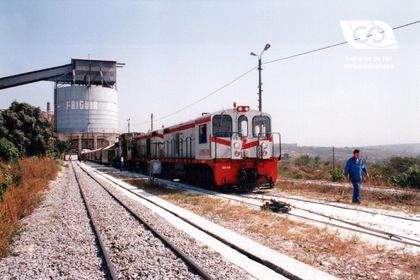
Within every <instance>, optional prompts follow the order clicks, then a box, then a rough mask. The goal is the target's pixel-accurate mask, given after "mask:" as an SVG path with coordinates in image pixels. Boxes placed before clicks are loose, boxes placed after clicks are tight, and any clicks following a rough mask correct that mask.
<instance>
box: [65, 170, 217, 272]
mask: <svg viewBox="0 0 420 280" xmlns="http://www.w3.org/2000/svg"><path fill="white" fill-rule="evenodd" d="M72 169H73V173H74V176H75V178H76V182H77V184H78V187H79V189H80V193H81V195H82V199H83V203H84V205H85V207H86V210H87V212H88V216H89V219H90V221H91V223H92V227H93V230H94V233H95V236H96V238H97V240H98V244H99V247H100V250H101V253H102V255H103V257H104V260H105V263H106V267H107V269H108V272H109V276H110V278H111V279H113V280H114V279H119V278H118V276H117V275H118V272H117V270H116V269H115V266H114V264H113V263H112V261H111V258H110V254H109V252H108V249H107V247H106V246H105V242H104V241H103V236H102V234H101V232H100V230H99V227H98V225H97V224H98V223H97V221H96V218H94V217H95V216H94V215H93V214H92V209H91V207H90V204H89V201H88V200H87V197H86V195H85V191H84V190H83V187H82V184H81V183H80V180H79V177H78V175H77V173H76V170H75V167H74V164H73V163H72ZM87 174H88V173H87ZM88 175H89V174H88ZM91 178H93V177H91ZM94 180H95V179H94ZM95 181H96V182H97V183H98V185H100V186H101V187H102V188H103V189H104V190H105V191H106V192H107V193H108V194H109V195H110V196H111V197H112V198H113V199H114V200H115V201H116V202H117V203H118V204H119V205H121V206H122V207H123V208H124V209H125V210H126V211H127V212H128V213H130V215H131V216H132V217H133V218H135V219H136V220H137V221H138V222H139V223H140V224H141V225H143V226H144V227H145V228H146V229H147V230H149V231H150V232H151V233H152V234H153V235H154V236H155V237H156V238H158V239H159V240H160V241H161V242H162V243H163V244H164V245H165V246H166V247H167V248H168V249H170V250H171V251H172V252H173V253H174V254H175V255H176V256H177V257H179V258H180V259H182V261H183V262H185V264H186V265H187V266H188V267H189V268H190V269H191V270H193V271H194V272H195V273H196V274H197V275H199V276H200V277H201V278H202V279H206V280H212V279H214V278H213V277H212V276H210V275H209V274H208V273H207V272H206V271H205V270H204V269H203V268H202V267H201V266H200V265H198V264H197V263H196V262H195V261H194V260H192V259H190V258H189V257H188V256H187V255H186V254H185V253H184V252H183V251H182V250H181V249H179V248H178V247H177V246H175V245H174V244H173V243H172V242H171V241H169V240H168V239H167V238H166V237H165V236H163V235H162V234H161V233H159V231H158V230H157V229H155V228H154V226H152V225H151V224H150V223H148V222H147V221H145V220H144V219H143V218H141V217H140V216H139V215H137V214H136V213H135V212H134V211H133V210H132V209H131V208H130V207H129V206H127V205H126V204H125V203H124V202H123V201H122V200H120V199H119V198H118V197H116V196H115V195H114V194H113V193H111V192H110V191H109V190H108V189H107V188H106V187H104V186H103V184H101V183H100V182H99V181H97V180H95Z"/></svg>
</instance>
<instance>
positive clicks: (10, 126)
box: [0, 101, 53, 156]
mask: <svg viewBox="0 0 420 280" xmlns="http://www.w3.org/2000/svg"><path fill="white" fill-rule="evenodd" d="M0 115H1V118H0V121H1V122H0V138H5V139H7V140H8V141H9V142H12V143H13V144H14V146H15V147H16V149H17V150H18V152H19V154H20V155H24V156H44V155H47V154H50V153H51V152H52V151H53V146H52V141H51V139H52V135H53V133H52V127H51V124H50V123H49V122H48V120H47V119H46V118H45V117H44V116H43V115H42V113H41V110H40V109H39V108H36V107H33V106H31V105H29V104H26V103H18V102H16V101H14V102H13V103H12V104H11V105H10V107H9V109H7V110H4V111H2V112H1V114H0Z"/></svg>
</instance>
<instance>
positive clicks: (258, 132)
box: [252, 116, 271, 137]
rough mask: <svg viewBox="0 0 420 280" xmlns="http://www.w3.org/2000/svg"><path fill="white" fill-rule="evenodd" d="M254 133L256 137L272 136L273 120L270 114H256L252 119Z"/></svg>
mask: <svg viewBox="0 0 420 280" xmlns="http://www.w3.org/2000/svg"><path fill="white" fill-rule="evenodd" d="M252 133H253V135H254V137H258V136H260V137H261V136H270V134H271V120H270V118H269V117H268V116H255V117H254V118H253V119H252Z"/></svg>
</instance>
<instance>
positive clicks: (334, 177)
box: [330, 168, 344, 182]
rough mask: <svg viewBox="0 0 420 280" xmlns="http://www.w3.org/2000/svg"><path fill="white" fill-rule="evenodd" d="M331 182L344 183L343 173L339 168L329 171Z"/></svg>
mask: <svg viewBox="0 0 420 280" xmlns="http://www.w3.org/2000/svg"><path fill="white" fill-rule="evenodd" d="M330 175H331V181H333V182H343V181H344V172H343V170H342V169H341V168H334V169H331V171H330Z"/></svg>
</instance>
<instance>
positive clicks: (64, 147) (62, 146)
mask: <svg viewBox="0 0 420 280" xmlns="http://www.w3.org/2000/svg"><path fill="white" fill-rule="evenodd" d="M70 146H71V143H70V142H69V141H60V140H57V141H55V142H54V154H55V156H56V157H59V156H60V155H61V154H62V153H64V152H66V151H68V149H70Z"/></svg>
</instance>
